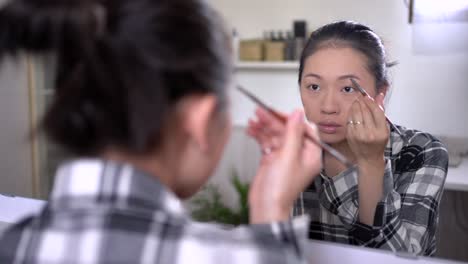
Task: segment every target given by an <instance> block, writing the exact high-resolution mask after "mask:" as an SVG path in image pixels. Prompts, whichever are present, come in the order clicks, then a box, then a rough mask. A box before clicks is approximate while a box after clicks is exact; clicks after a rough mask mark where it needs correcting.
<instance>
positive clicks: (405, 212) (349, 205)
mask: <svg viewBox="0 0 468 264" xmlns="http://www.w3.org/2000/svg"><path fill="white" fill-rule="evenodd" d="M392 166H395V168H392ZM447 166H448V154H447V151H446V149H445V147H444V146H443V145H442V144H441V143H440V142H439V141H436V140H432V141H430V142H429V143H427V144H425V145H424V146H423V147H419V146H417V145H412V146H409V147H406V148H404V149H403V150H402V151H401V156H400V159H399V160H397V161H396V162H395V163H392V162H391V161H390V160H387V161H386V167H385V172H384V194H383V199H382V200H381V201H380V202H379V203H378V205H377V208H376V212H375V217H374V224H373V225H372V226H369V225H365V224H363V223H360V222H359V221H358V208H359V204H358V190H357V185H358V175H357V171H356V170H349V171H348V172H346V173H344V174H343V175H341V177H337V178H336V179H334V178H330V179H328V180H326V181H325V183H324V190H323V192H322V193H321V194H320V202H321V204H322V205H323V206H324V207H325V208H327V209H328V210H329V211H330V212H331V213H333V214H335V215H337V216H338V217H339V218H340V219H341V220H342V222H343V223H344V224H345V226H346V227H347V228H348V229H349V230H350V235H351V236H352V239H353V242H354V243H355V244H358V245H364V246H368V247H375V248H386V249H390V250H392V251H405V252H409V253H414V254H423V255H432V254H433V253H434V252H435V244H434V242H435V239H434V238H435V233H436V232H435V231H436V227H437V223H438V207H439V202H440V199H441V196H442V191H443V186H444V183H445V179H446V175H447ZM395 175H398V178H397V179H395V178H394V177H395Z"/></svg>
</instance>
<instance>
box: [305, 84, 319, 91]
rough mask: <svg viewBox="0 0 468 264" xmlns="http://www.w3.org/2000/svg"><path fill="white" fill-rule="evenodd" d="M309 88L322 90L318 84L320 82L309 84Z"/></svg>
mask: <svg viewBox="0 0 468 264" xmlns="http://www.w3.org/2000/svg"><path fill="white" fill-rule="evenodd" d="M307 89H309V90H311V91H318V90H320V86H318V84H310V85H307Z"/></svg>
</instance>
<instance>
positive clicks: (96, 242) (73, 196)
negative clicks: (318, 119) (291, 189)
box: [0, 160, 309, 264]
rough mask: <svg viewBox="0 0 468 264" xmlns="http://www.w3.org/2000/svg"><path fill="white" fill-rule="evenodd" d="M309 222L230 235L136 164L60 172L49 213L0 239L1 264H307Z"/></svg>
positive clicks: (80, 163) (87, 164) (97, 164)
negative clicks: (195, 217)
mask: <svg viewBox="0 0 468 264" xmlns="http://www.w3.org/2000/svg"><path fill="white" fill-rule="evenodd" d="M308 225H309V220H308V217H307V216H305V217H300V218H296V219H294V220H291V221H289V222H281V223H271V224H264V225H251V226H244V227H239V228H234V229H231V230H228V229H227V228H222V227H221V226H218V225H213V224H202V223H196V222H193V221H192V220H191V219H190V217H189V216H188V215H187V213H186V212H185V211H184V209H183V207H182V204H181V202H180V200H178V199H177V198H176V197H175V195H174V194H172V193H171V192H170V191H168V190H167V189H166V188H165V187H164V186H163V185H162V184H160V183H159V182H158V181H157V180H156V179H155V178H153V177H150V176H148V175H146V174H144V173H143V172H140V171H138V170H136V169H135V168H133V167H131V166H129V165H123V164H117V163H114V162H110V161H102V160H77V161H72V162H69V163H67V164H65V165H63V166H61V167H60V169H59V170H58V172H57V177H56V181H55V186H54V189H53V191H52V194H51V199H50V201H49V202H48V205H47V206H46V208H45V209H44V210H43V211H42V212H41V213H40V214H39V215H37V216H33V217H29V218H27V219H24V220H23V221H21V222H20V223H17V224H16V225H14V226H12V227H11V228H9V229H8V230H7V231H6V232H5V233H4V234H3V235H2V237H1V238H0V245H1V247H0V263H48V264H53V263H67V264H72V263H164V264H168V263H176V264H177V263H204V264H209V263H304V262H305V257H304V251H303V246H304V243H305V241H306V239H307V229H308Z"/></svg>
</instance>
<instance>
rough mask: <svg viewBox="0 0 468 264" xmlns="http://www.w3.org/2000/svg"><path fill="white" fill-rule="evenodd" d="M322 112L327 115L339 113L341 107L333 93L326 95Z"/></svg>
mask: <svg viewBox="0 0 468 264" xmlns="http://www.w3.org/2000/svg"><path fill="white" fill-rule="evenodd" d="M320 110H321V112H322V113H323V114H327V115H331V114H337V113H338V112H339V107H338V104H337V102H336V98H335V94H334V93H333V92H327V93H325V95H324V98H323V100H322V103H321V109H320Z"/></svg>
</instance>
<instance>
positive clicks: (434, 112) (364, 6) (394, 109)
mask: <svg viewBox="0 0 468 264" xmlns="http://www.w3.org/2000/svg"><path fill="white" fill-rule="evenodd" d="M209 2H210V3H211V4H212V5H214V6H215V8H216V9H218V10H219V11H220V12H221V13H222V15H223V16H224V17H225V19H226V20H227V22H228V23H229V24H230V25H232V26H234V27H235V28H236V29H237V30H238V32H239V34H240V37H241V38H255V37H261V36H262V34H263V31H264V30H290V29H291V27H292V21H293V20H294V19H306V20H307V21H308V23H309V30H313V29H315V28H317V27H319V26H320V25H323V24H325V23H329V22H332V21H336V20H342V19H344V20H355V21H359V22H363V23H365V24H367V25H369V26H371V27H372V28H373V29H374V30H375V31H376V32H377V33H378V34H379V35H381V36H382V38H383V39H384V40H385V42H386V46H387V49H388V51H389V55H390V59H392V60H398V61H399V63H400V64H399V65H398V66H396V68H394V69H393V70H392V76H393V81H394V85H393V94H392V96H391V100H390V103H389V105H388V109H387V113H388V115H389V117H390V118H391V119H392V120H393V121H394V122H395V123H398V124H402V125H405V126H408V127H412V128H417V129H420V130H424V131H427V132H431V133H435V134H445V135H451V136H468V52H465V53H454V54H445V55H436V56H428V55H425V56H421V55H416V54H417V52H414V51H413V40H412V36H413V34H414V33H415V32H413V31H414V29H415V28H416V27H419V26H415V25H409V24H408V22H407V21H408V17H407V14H408V10H407V8H406V6H405V5H404V2H403V0H390V1H374V0H355V1H342V0H316V1H310V0H309V1H306V0H290V1H280V0H236V1H232V0H210V1H209ZM426 31H427V28H426ZM429 31H430V30H429ZM458 37H459V38H467V37H468V30H467V31H466V34H465V35H461V36H460V35H459V36H458ZM448 41H457V39H453V40H448ZM458 41H459V39H458ZM258 73H259V72H258V71H257V72H255V73H253V72H245V71H244V72H241V73H240V74H239V82H241V83H242V82H244V84H245V82H247V84H245V85H246V86H247V85H257V87H252V90H255V89H256V90H257V92H258V93H259V94H261V95H262V96H266V98H267V100H268V101H270V102H273V103H275V105H277V106H278V107H279V108H280V109H292V108H294V107H297V106H299V101H298V100H297V98H295V96H296V91H295V90H294V89H296V88H297V84H296V76H295V74H296V73H295V72H294V71H289V72H280V73H278V72H273V73H272V72H264V71H261V72H260V74H258ZM268 80H270V81H268ZM278 84H280V85H281V87H280V86H279V85H278ZM258 85H261V86H260V87H258ZM248 88H250V87H248ZM283 91H284V92H283ZM291 91H292V92H291ZM238 100H240V99H238V98H234V118H235V119H236V120H245V118H246V116H247V115H249V114H250V112H249V113H247V112H246V110H249V111H250V109H251V108H250V107H247V108H245V107H244V104H245V103H244V102H240V103H239V102H238Z"/></svg>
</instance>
